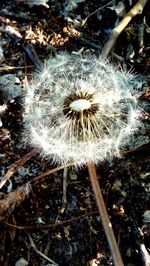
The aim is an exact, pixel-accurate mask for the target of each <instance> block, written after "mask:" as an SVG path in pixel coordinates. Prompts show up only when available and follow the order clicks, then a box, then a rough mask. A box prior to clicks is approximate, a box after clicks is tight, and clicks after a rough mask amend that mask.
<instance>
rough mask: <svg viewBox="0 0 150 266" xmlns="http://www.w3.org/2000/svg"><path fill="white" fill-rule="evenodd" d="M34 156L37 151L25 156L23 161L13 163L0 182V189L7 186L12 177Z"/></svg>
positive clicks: (33, 150)
mask: <svg viewBox="0 0 150 266" xmlns="http://www.w3.org/2000/svg"><path fill="white" fill-rule="evenodd" d="M34 154H36V150H35V149H32V150H31V151H30V152H28V153H27V154H25V155H24V156H23V157H22V158H21V159H19V160H18V161H16V162H15V163H13V164H12V165H11V166H10V168H9V169H8V171H7V173H6V175H5V176H4V177H3V179H2V180H1V182H0V189H1V188H2V187H3V186H4V185H5V183H6V182H7V181H8V180H9V179H10V178H11V177H12V175H13V174H14V173H15V172H16V171H17V170H18V169H19V168H20V167H21V166H22V165H24V164H25V162H26V161H28V160H29V159H30V158H31V157H32V156H33V155H34Z"/></svg>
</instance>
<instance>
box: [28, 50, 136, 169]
mask: <svg viewBox="0 0 150 266" xmlns="http://www.w3.org/2000/svg"><path fill="white" fill-rule="evenodd" d="M134 83H135V77H134V76H133V75H131V74H130V75H129V74H128V73H127V72H125V71H123V70H121V71H120V70H119V69H117V68H115V67H114V66H113V65H111V64H110V63H109V62H107V61H103V60H101V59H96V57H95V56H94V55H85V56H82V55H79V54H71V55H69V54H65V53H62V54H59V55H57V56H56V57H55V58H51V59H49V60H48V61H47V62H46V63H45V65H44V66H43V70H42V71H41V73H38V74H37V75H35V77H34V79H33V81H32V82H31V84H30V85H29V87H28V89H27V94H26V96H25V115H24V119H25V138H26V141H27V143H30V145H32V146H36V147H38V148H39V149H40V150H41V153H42V155H43V156H45V157H48V158H51V159H53V160H54V161H58V158H59V160H60V161H63V163H70V162H75V163H77V164H78V165H84V164H86V163H87V162H94V163H98V162H100V161H102V160H104V159H105V158H109V157H111V156H114V155H118V154H119V150H120V148H121V147H122V148H123V147H124V145H126V143H128V142H129V137H130V135H131V134H133V132H134V131H135V130H136V128H137V125H138V113H139V110H138V105H137V96H136V92H135V91H134V89H133V86H134Z"/></svg>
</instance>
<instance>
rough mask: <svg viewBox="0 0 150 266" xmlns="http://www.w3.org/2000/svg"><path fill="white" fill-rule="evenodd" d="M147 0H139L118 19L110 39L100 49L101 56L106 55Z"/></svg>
mask: <svg viewBox="0 0 150 266" xmlns="http://www.w3.org/2000/svg"><path fill="white" fill-rule="evenodd" d="M147 1H148V0H139V1H138V2H137V3H136V4H135V5H134V7H133V8H132V9H131V10H130V11H129V12H128V13H127V15H126V16H125V17H124V18H123V19H122V20H121V21H120V23H119V24H118V26H117V27H115V28H114V29H113V31H112V34H111V36H110V39H109V40H108V41H107V42H106V44H105V45H104V48H103V51H102V57H107V56H108V55H109V53H110V51H111V49H112V47H113V46H114V44H115V42H116V40H117V38H118V36H119V35H120V33H121V32H122V31H123V30H124V28H125V27H126V26H127V25H128V24H129V22H130V21H131V19H132V18H133V17H135V16H136V15H139V14H142V12H143V9H144V6H145V5H146V3H147Z"/></svg>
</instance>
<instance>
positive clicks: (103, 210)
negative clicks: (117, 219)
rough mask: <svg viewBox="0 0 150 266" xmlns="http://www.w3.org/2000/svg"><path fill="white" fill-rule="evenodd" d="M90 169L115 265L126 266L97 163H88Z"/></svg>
mask: <svg viewBox="0 0 150 266" xmlns="http://www.w3.org/2000/svg"><path fill="white" fill-rule="evenodd" d="M88 170H89V174H90V181H91V184H92V188H93V191H94V196H95V200H96V204H97V207H98V210H99V214H100V217H101V220H102V224H103V227H104V230H105V234H106V237H107V240H108V243H109V247H110V251H111V254H112V257H113V261H114V265H115V266H124V264H123V261H122V258H121V254H120V251H119V248H118V245H117V242H116V238H115V235H114V232H113V229H112V225H111V222H110V220H109V217H108V213H107V210H106V206H105V203H104V199H103V195H102V192H101V189H100V185H99V182H98V178H97V174H96V169H95V165H94V164H93V163H89V164H88Z"/></svg>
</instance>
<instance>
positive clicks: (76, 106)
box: [70, 99, 91, 112]
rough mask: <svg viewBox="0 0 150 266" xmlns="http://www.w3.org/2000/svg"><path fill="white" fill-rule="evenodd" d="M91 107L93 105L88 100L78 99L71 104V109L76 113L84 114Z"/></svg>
mask: <svg viewBox="0 0 150 266" xmlns="http://www.w3.org/2000/svg"><path fill="white" fill-rule="evenodd" d="M90 107H91V103H90V101H89V100H86V99H78V100H75V101H73V102H72V103H71V104H70V108H71V109H72V110H73V111H75V112H82V111H84V110H86V109H89V108H90Z"/></svg>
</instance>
